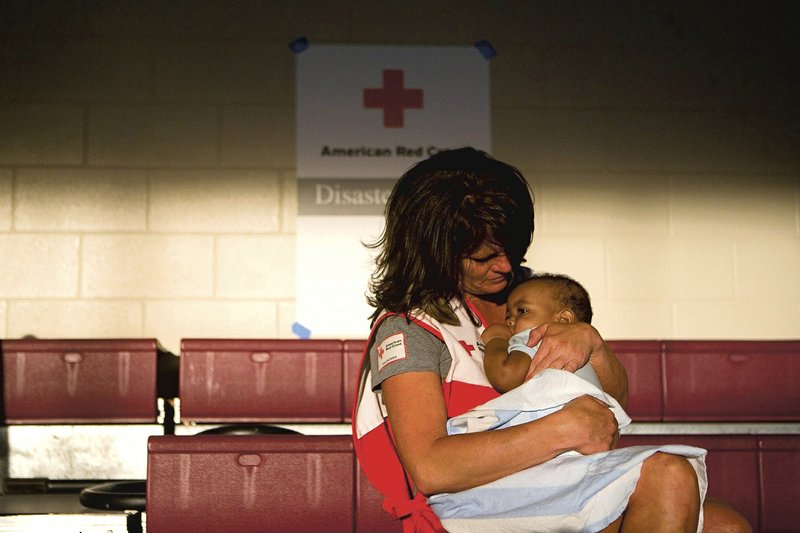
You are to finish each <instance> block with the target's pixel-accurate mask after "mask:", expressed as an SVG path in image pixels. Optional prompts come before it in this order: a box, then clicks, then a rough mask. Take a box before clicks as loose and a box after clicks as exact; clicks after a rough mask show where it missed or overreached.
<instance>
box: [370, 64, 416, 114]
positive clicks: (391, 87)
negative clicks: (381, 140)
mask: <svg viewBox="0 0 800 533" xmlns="http://www.w3.org/2000/svg"><path fill="white" fill-rule="evenodd" d="M364 107H366V108H367V109H383V127H384V128H402V127H403V123H404V111H405V110H406V109H422V107H423V98H422V89H406V88H404V87H403V71H402V70H399V69H394V70H393V69H390V70H384V71H383V87H382V88H380V89H364Z"/></svg>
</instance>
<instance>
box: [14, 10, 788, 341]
mask: <svg viewBox="0 0 800 533" xmlns="http://www.w3.org/2000/svg"><path fill="white" fill-rule="evenodd" d="M701 4H702V5H695V4H694V3H688V2H645V1H641V2H636V1H630V2H620V3H611V2H581V1H577V0H575V1H555V0H553V1H547V2H511V1H504V2H466V3H464V2H456V1H450V0H447V1H444V2H436V3H431V2H422V1H415V2H410V3H398V4H395V3H388V2H386V3H381V4H380V5H376V4H375V3H374V2H364V1H357V2H345V1H339V0H334V1H332V2H325V3H318V2H283V1H275V2H262V3H256V2H249V1H245V0H228V1H225V2H222V1H220V2H217V1H211V2H200V3H198V2H158V1H155V0H145V1H141V2H133V3H128V2H118V3H115V2H112V3H96V2H88V1H77V0H75V1H67V2H56V1H42V2H27V1H25V0H8V1H7V2H4V9H3V12H2V13H1V14H0V337H5V338H16V337H20V336H23V335H36V336H38V337H44V338H48V337H156V338H158V339H159V340H161V341H162V343H164V345H165V346H166V347H167V348H169V349H172V350H177V349H178V343H179V340H180V338H182V337H192V336H230V337H291V336H292V333H291V327H290V325H291V323H292V322H293V321H294V284H295V275H294V271H295V217H296V215H297V201H296V197H295V196H296V180H295V174H294V167H295V160H294V158H295V155H294V139H295V127H294V57H293V55H292V54H291V52H290V51H289V49H288V46H287V45H288V43H289V42H290V41H292V40H293V39H294V38H296V37H298V36H301V35H305V36H307V37H308V38H309V39H310V41H311V43H312V46H313V44H314V43H315V42H318V43H358V44H419V45H438V44H445V45H452V44H457V45H465V44H466V45H469V44H471V43H474V42H475V41H477V40H479V39H489V40H490V41H491V42H492V44H493V45H494V46H495V48H496V49H497V51H498V55H497V57H495V58H494V59H492V63H491V84H492V86H491V94H492V130H493V135H492V136H493V152H494V154H495V155H496V156H497V157H499V158H501V159H504V160H507V161H509V162H511V163H513V164H515V165H517V166H518V167H519V168H520V169H521V170H522V171H523V172H524V173H525V174H526V176H528V178H529V180H530V181H531V183H532V184H533V188H534V191H535V193H536V202H537V204H536V206H537V230H536V235H535V239H534V245H533V247H532V249H531V251H530V252H529V254H528V259H529V263H530V264H531V266H533V267H534V268H535V269H536V270H549V271H558V272H564V273H567V274H570V275H572V276H574V277H576V278H577V279H579V280H580V281H582V282H583V283H584V284H585V285H586V286H587V288H588V289H589V290H590V292H591V293H592V295H593V301H594V305H595V308H596V322H595V323H596V325H597V326H598V328H599V329H600V331H601V332H602V333H603V334H604V335H605V336H606V337H607V338H614V339H622V338H753V339H755V338H757V339H774V338H798V337H800V275H798V274H797V273H798V272H800V102H798V94H800V83H798V77H799V74H798V72H799V71H800V69H797V65H798V64H799V63H798V50H797V45H796V44H795V43H796V38H795V33H794V32H795V28H796V26H797V23H798V22H800V8H798V7H797V5H796V4H795V3H790V2H783V3H781V2H774V3H767V4H762V3H760V2H740V3H737V4H736V5H730V4H729V3H728V2H703V3H701ZM320 268H321V269H322V268H324V258H320ZM365 335H366V332H365Z"/></svg>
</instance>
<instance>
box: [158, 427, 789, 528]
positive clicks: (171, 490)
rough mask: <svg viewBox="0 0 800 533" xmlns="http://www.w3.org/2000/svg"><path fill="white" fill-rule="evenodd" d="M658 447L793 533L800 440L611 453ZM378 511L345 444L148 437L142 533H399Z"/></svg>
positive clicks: (709, 438) (683, 440)
mask: <svg viewBox="0 0 800 533" xmlns="http://www.w3.org/2000/svg"><path fill="white" fill-rule="evenodd" d="M667 443H676V444H688V445H694V446H699V447H702V448H705V449H707V450H708V456H707V459H706V464H707V467H708V480H709V495H710V496H714V497H717V498H722V499H724V500H726V501H728V502H730V503H732V504H733V505H734V506H735V507H736V508H737V509H739V510H740V511H741V512H742V513H743V514H744V515H745V516H746V517H747V518H748V520H750V522H751V523H752V524H753V526H754V530H755V531H764V532H767V531H769V532H774V531H796V528H797V514H796V506H797V502H798V501H800V435H792V436H786V435H624V436H623V437H622V438H621V441H620V446H634V445H653V444H667ZM267 480H276V481H275V482H274V483H270V482H269V481H267ZM210 487H213V489H210ZM381 501H382V498H381V496H380V495H379V494H378V493H377V491H376V490H375V489H374V488H373V487H372V486H371V485H370V484H369V482H367V481H366V479H365V478H364V477H363V475H362V473H361V471H360V469H358V467H357V463H356V460H355V456H354V454H353V449H352V441H351V439H350V437H349V436H346V435H336V436H318V435H302V436H297V435H261V436H254V437H242V436H227V437H221V436H214V437H212V436H206V435H193V436H188V437H187V436H184V437H181V436H160V437H159V436H155V437H151V438H150V441H149V444H148V475H147V505H146V509H147V525H148V531H153V532H160V531H171V532H174V533H181V532H183V531H186V532H189V531H194V532H196V531H198V529H197V524H205V525H207V527H208V529H207V531H215V532H233V531H299V530H302V531H320V532H329V531H340V532H344V531H355V532H359V533H379V532H384V533H387V532H394V531H397V532H399V531H401V529H402V528H401V527H400V524H399V522H397V521H392V520H390V519H389V518H388V515H387V514H386V513H384V512H383V511H382V509H381ZM256 502H257V503H256ZM231 510H235V511H231ZM301 517H302V526H298V525H297V524H296V521H297V520H298V519H299V518H301ZM176 524H178V525H176Z"/></svg>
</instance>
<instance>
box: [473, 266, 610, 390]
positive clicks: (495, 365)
mask: <svg viewBox="0 0 800 533" xmlns="http://www.w3.org/2000/svg"><path fill="white" fill-rule="evenodd" d="M545 322H563V323H571V322H586V323H587V324H590V323H591V322H592V304H591V302H590V300H589V293H588V292H586V289H584V288H583V286H582V285H581V284H580V283H578V282H577V281H575V280H574V279H572V278H570V277H567V276H564V275H561V274H537V275H534V276H533V277H532V278H529V279H526V280H523V281H521V282H520V283H519V284H518V285H517V286H516V287H514V289H513V290H512V291H511V293H510V294H509V296H508V308H507V311H506V323H505V324H495V325H492V326H489V327H488V328H486V330H484V332H483V334H482V335H481V339H482V340H483V342H484V344H485V345H486V352H485V353H484V356H483V366H484V371H485V372H486V377H488V378H489V382H490V383H491V384H492V386H493V387H494V388H495V389H496V390H497V391H499V392H507V391H509V390H511V389H513V388H515V387H518V386H519V385H522V383H523V382H524V381H525V377H526V375H527V373H528V368H529V367H530V364H531V359H533V357H534V356H535V355H536V351H537V350H538V349H539V344H537V345H536V346H534V347H532V348H531V347H529V346H527V342H528V337H529V336H530V332H531V330H532V329H533V328H536V327H537V326H539V325H540V324H543V323H545ZM540 344H541V342H540ZM575 375H577V376H580V377H582V378H584V379H585V380H587V381H589V382H591V383H593V384H594V385H596V386H597V387H598V388H601V389H602V387H601V386H600V380H599V379H598V378H597V374H596V373H595V371H594V369H593V368H592V366H591V365H589V364H588V363H587V364H586V365H585V366H583V367H582V368H579V369H578V370H577V371H576V372H575Z"/></svg>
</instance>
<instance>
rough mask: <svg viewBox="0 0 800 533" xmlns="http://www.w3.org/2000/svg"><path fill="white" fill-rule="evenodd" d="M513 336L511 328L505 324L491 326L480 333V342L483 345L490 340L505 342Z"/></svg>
mask: <svg viewBox="0 0 800 533" xmlns="http://www.w3.org/2000/svg"><path fill="white" fill-rule="evenodd" d="M513 334H514V333H513V332H512V331H511V328H509V327H508V326H506V325H505V324H492V325H491V326H489V327H488V328H486V329H485V330H483V333H481V341H483V344H488V343H489V341H490V340H492V339H497V338H500V339H503V340H506V341H507V340H508V339H509V338H511V336H512V335H513Z"/></svg>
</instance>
